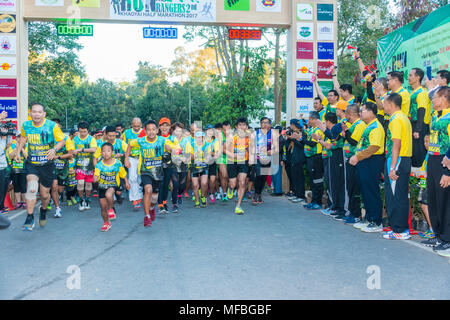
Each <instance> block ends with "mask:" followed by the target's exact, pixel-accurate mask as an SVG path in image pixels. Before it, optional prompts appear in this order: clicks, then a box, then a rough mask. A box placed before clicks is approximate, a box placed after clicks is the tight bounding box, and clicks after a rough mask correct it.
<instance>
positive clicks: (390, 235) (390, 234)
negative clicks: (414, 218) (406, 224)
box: [383, 230, 411, 240]
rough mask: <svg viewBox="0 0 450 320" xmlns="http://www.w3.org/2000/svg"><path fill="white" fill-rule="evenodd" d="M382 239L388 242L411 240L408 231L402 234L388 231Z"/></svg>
mask: <svg viewBox="0 0 450 320" xmlns="http://www.w3.org/2000/svg"><path fill="white" fill-rule="evenodd" d="M383 238H384V239H388V240H408V239H410V238H411V235H410V234H409V230H405V231H404V232H402V233H397V232H394V231H389V232H386V233H385V234H383Z"/></svg>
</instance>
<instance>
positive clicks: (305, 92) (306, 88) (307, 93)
mask: <svg viewBox="0 0 450 320" xmlns="http://www.w3.org/2000/svg"><path fill="white" fill-rule="evenodd" d="M296 91H297V98H312V97H313V96H314V89H313V84H312V83H311V82H309V81H297V85H296Z"/></svg>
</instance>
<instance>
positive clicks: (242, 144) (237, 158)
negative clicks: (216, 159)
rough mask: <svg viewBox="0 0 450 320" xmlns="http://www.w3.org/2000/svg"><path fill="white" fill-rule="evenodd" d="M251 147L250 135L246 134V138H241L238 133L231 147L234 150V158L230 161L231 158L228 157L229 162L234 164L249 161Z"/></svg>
mask: <svg viewBox="0 0 450 320" xmlns="http://www.w3.org/2000/svg"><path fill="white" fill-rule="evenodd" d="M249 146H250V137H249V136H248V134H246V135H245V136H244V137H240V136H239V135H238V134H237V133H236V134H235V135H234V136H233V138H232V141H231V147H232V148H233V154H234V157H233V158H232V159H230V157H229V156H228V161H231V162H234V163H238V162H246V161H248V159H249Z"/></svg>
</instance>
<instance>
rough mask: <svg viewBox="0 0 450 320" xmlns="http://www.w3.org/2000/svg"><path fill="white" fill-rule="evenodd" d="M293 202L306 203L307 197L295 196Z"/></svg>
mask: <svg viewBox="0 0 450 320" xmlns="http://www.w3.org/2000/svg"><path fill="white" fill-rule="evenodd" d="M292 203H300V204H302V203H306V200H305V199H303V198H297V197H296V198H295V199H292Z"/></svg>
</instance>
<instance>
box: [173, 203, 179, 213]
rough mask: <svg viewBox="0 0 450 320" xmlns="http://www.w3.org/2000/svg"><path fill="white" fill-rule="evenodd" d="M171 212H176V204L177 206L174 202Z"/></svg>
mask: <svg viewBox="0 0 450 320" xmlns="http://www.w3.org/2000/svg"><path fill="white" fill-rule="evenodd" d="M172 212H173V213H177V212H178V206H177V205H176V204H174V205H173V206H172Z"/></svg>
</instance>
